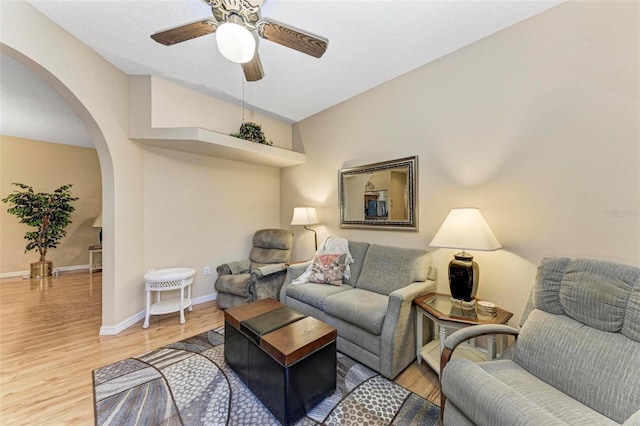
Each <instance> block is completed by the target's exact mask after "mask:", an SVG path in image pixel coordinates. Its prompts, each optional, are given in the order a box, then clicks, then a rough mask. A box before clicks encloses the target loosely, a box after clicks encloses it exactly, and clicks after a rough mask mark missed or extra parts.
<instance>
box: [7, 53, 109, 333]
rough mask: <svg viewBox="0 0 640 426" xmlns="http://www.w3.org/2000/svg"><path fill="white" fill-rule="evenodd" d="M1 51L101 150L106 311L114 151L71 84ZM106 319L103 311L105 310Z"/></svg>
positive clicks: (103, 290)
mask: <svg viewBox="0 0 640 426" xmlns="http://www.w3.org/2000/svg"><path fill="white" fill-rule="evenodd" d="M0 51H1V52H2V53H3V54H6V55H7V56H9V57H11V58H12V59H14V60H16V61H17V62H19V63H21V64H22V65H24V66H25V67H26V68H28V69H29V70H31V71H32V72H33V73H34V74H36V75H37V76H39V77H40V78H41V79H42V80H43V81H45V82H46V83H47V84H48V85H49V86H50V87H51V88H52V89H53V90H54V91H55V92H56V93H58V95H60V97H62V99H64V100H65V102H67V104H68V105H69V106H70V108H71V109H72V110H73V111H74V112H75V113H76V115H77V116H78V117H79V118H80V120H81V121H82V123H83V124H84V125H85V127H86V128H87V131H88V132H89V135H90V136H91V139H92V141H93V143H94V146H95V148H96V151H97V153H98V160H99V162H100V168H101V172H102V173H101V174H102V211H103V216H104V218H103V221H104V223H105V230H104V238H103V241H104V251H103V253H104V257H103V285H102V296H103V297H102V300H103V302H102V303H103V312H104V311H105V305H104V304H105V301H109V300H113V297H105V296H106V295H108V296H111V295H113V293H114V292H115V289H114V279H113V276H114V265H113V255H109V252H111V253H113V244H111V242H112V241H114V232H113V226H108V223H111V224H113V215H114V184H113V170H114V168H113V161H112V158H111V153H110V151H109V147H108V145H107V142H106V139H105V137H104V134H103V132H102V131H101V129H100V127H99V126H98V124H97V123H96V121H95V119H94V118H93V116H92V115H91V113H90V112H89V110H88V109H87V108H86V107H85V106H84V104H83V103H82V102H81V101H80V100H79V99H78V98H77V97H76V96H75V95H74V94H73V93H72V92H71V90H69V88H68V87H67V86H66V85H65V84H64V83H63V82H62V81H60V80H59V79H58V78H57V77H56V76H54V75H53V74H52V73H51V72H49V71H48V70H47V69H46V68H44V67H43V66H41V65H40V64H38V63H36V62H35V61H34V60H32V59H31V58H29V57H27V56H26V55H24V54H22V53H20V52H18V51H16V50H15V49H13V48H11V47H9V46H7V45H6V44H4V43H0ZM103 323H104V314H103Z"/></svg>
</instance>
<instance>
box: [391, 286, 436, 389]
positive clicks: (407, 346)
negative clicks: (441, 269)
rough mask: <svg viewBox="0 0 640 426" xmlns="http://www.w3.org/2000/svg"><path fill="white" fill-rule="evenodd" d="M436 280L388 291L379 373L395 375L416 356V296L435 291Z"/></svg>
mask: <svg viewBox="0 0 640 426" xmlns="http://www.w3.org/2000/svg"><path fill="white" fill-rule="evenodd" d="M435 286H436V284H435V282H433V281H431V280H427V281H418V282H413V283H411V284H408V285H406V286H405V287H401V288H399V289H397V290H395V291H393V292H391V294H389V302H388V304H387V314H386V315H385V318H384V325H383V326H382V332H381V336H380V337H381V339H382V347H381V349H380V373H382V375H383V376H385V377H387V378H390V379H393V378H395V376H397V375H398V373H400V371H402V369H404V367H406V366H407V364H408V363H409V362H411V360H412V359H414V358H415V356H416V343H415V338H416V333H415V322H416V321H415V309H413V299H415V298H416V297H419V296H423V295H426V294H428V293H430V292H433V291H435Z"/></svg>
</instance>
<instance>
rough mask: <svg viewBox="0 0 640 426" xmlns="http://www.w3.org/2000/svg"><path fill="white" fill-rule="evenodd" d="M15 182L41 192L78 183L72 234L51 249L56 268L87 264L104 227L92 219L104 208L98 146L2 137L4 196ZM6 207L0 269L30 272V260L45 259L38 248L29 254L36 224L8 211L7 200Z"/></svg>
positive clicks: (1, 216) (0, 185) (0, 194)
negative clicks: (29, 236) (96, 225)
mask: <svg viewBox="0 0 640 426" xmlns="http://www.w3.org/2000/svg"><path fill="white" fill-rule="evenodd" d="M13 182H19V183H24V184H25V185H30V186H32V187H33V190H34V191H35V192H53V191H54V190H55V189H57V188H59V187H60V186H62V185H66V184H69V183H70V184H72V185H73V187H72V188H71V193H72V194H73V196H75V197H78V198H79V200H77V201H75V202H74V203H73V204H72V205H73V206H74V207H75V211H74V212H73V213H72V215H71V220H72V223H71V224H70V225H69V226H68V227H67V236H66V237H65V238H64V239H62V241H61V243H60V244H59V245H58V247H57V248H55V249H50V250H49V252H48V253H47V260H52V261H53V266H54V268H59V267H63V266H77V265H87V264H88V263H89V252H88V251H87V248H88V246H90V245H94V244H98V243H99V239H98V233H99V229H97V228H92V227H91V224H92V223H93V220H94V219H95V217H96V216H98V214H99V213H100V210H101V199H102V191H101V182H100V163H99V162H98V155H97V153H96V150H95V149H91V148H81V147H77V146H71V145H61V144H56V143H50V142H41V141H34V140H29V139H21V138H15V137H11V136H0V198H5V197H6V196H7V195H9V194H10V193H12V192H14V191H15V190H18V189H19V188H18V187H16V186H14V185H12V183H13ZM1 207H2V209H1V210H0V252H1V253H2V255H1V256H0V274H3V273H5V274H6V273H11V272H19V271H27V270H29V264H30V263H31V262H36V261H38V259H39V255H38V252H37V250H35V251H30V252H28V253H26V254H25V253H24V248H25V245H26V241H25V240H24V234H25V232H27V231H33V230H34V229H35V228H32V227H29V226H27V225H23V224H21V223H19V221H18V218H17V217H16V216H14V215H10V214H9V213H7V208H8V205H7V204H4V203H3V204H2V206H1Z"/></svg>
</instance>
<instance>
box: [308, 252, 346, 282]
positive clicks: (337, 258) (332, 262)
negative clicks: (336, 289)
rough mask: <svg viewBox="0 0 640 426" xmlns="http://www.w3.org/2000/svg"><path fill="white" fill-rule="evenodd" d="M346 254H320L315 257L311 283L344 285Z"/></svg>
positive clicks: (310, 277) (310, 278)
mask: <svg viewBox="0 0 640 426" xmlns="http://www.w3.org/2000/svg"><path fill="white" fill-rule="evenodd" d="M346 258H347V255H346V254H344V253H343V254H320V255H317V254H316V255H315V256H313V266H312V268H311V275H310V276H309V282H310V283H318V284H331V285H342V276H343V275H344V268H345V267H346V262H345V259H346Z"/></svg>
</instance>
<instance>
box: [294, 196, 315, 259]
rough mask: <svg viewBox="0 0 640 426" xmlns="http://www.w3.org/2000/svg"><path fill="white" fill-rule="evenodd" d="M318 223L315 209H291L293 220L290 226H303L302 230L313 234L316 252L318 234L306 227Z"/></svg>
mask: <svg viewBox="0 0 640 426" xmlns="http://www.w3.org/2000/svg"><path fill="white" fill-rule="evenodd" d="M316 223H320V221H319V220H318V213H316V208H315V207H295V208H294V209H293V218H292V219H291V224H292V225H304V229H306V230H307V231H311V232H313V237H314V241H315V247H316V251H317V250H318V234H317V233H316V231H314V230H313V229H311V228H309V227H308V226H307V225H314V224H316Z"/></svg>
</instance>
